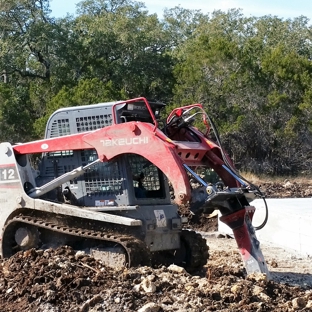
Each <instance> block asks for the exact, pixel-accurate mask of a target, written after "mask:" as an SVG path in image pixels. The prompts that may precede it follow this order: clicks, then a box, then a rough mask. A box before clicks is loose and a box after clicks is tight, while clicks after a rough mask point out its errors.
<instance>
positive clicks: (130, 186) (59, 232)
mask: <svg viewBox="0 0 312 312" xmlns="http://www.w3.org/2000/svg"><path fill="white" fill-rule="evenodd" d="M163 107H164V104H162V103H158V102H148V101H147V100H146V99H145V98H136V99H131V100H127V101H117V102H109V103H99V104H93V105H86V106H79V107H69V108H62V109H59V110H57V111H55V112H54V113H53V114H52V115H51V116H50V118H49V120H48V123H47V126H46V133H45V138H44V139H42V140H38V141H33V142H28V143H20V144H14V145H12V144H10V143H1V144H0V202H1V204H2V205H1V209H0V223H1V224H0V228H1V246H0V247H1V249H0V250H1V256H2V257H10V256H11V255H13V254H14V253H16V252H17V251H19V250H26V249H30V248H45V247H57V246H60V245H64V244H66V245H70V246H72V247H73V248H75V249H78V250H85V251H87V252H88V253H90V254H92V255H93V256H95V257H98V258H100V259H101V260H102V261H104V262H105V263H106V264H107V265H108V266H113V267H123V266H138V265H151V264H158V263H159V264H161V263H162V264H170V263H176V264H178V265H182V266H184V267H186V268H187V269H190V270H196V269H200V268H201V267H202V266H204V265H205V264H206V263H207V260H208V257H209V254H208V247H207V245H206V241H205V239H203V238H202V236H201V235H200V234H198V233H196V232H195V231H191V230H187V229H184V227H183V223H184V222H186V220H185V219H186V218H183V217H181V216H180V215H179V213H178V207H179V205H188V207H189V209H190V210H191V211H192V212H193V213H202V212H204V213H208V212H212V211H213V210H215V209H219V210H220V212H221V214H222V217H221V220H222V221H223V222H225V223H226V224H227V225H229V226H230V227H231V228H232V229H233V232H234V236H235V239H236V241H237V244H238V247H239V249H240V251H241V255H242V258H243V261H244V264H245V267H246V270H247V273H253V272H262V273H268V271H267V266H266V263H265V261H264V259H263V256H262V253H261V250H260V248H259V242H258V240H257V239H256V236H255V231H254V228H253V226H252V224H251V220H252V216H253V213H254V211H255V208H254V207H251V206H250V205H249V202H250V200H251V199H253V198H254V197H255V196H256V195H257V194H258V190H257V188H254V187H253V186H252V185H250V184H248V183H247V182H246V181H245V180H244V179H242V178H241V177H240V176H239V175H238V174H237V173H236V171H235V169H234V167H233V164H232V163H231V160H230V159H229V158H228V156H227V155H226V154H225V153H224V151H223V149H222V148H221V146H220V144H218V142H215V141H213V140H212V139H211V138H210V135H209V131H210V126H211V123H212V121H211V120H210V118H209V116H208V115H207V114H206V113H205V111H204V110H203V107H202V105H201V104H192V105H189V106H184V107H180V108H177V109H174V110H173V111H172V112H171V113H170V114H169V116H168V117H167V119H166V120H164V121H162V122H161V119H160V116H161V115H160V111H161V109H162V108H163ZM198 117H200V118H201V120H202V123H203V125H204V127H205V130H203V131H200V130H198V129H197V128H196V127H195V126H194V125H193V122H194V120H195V119H196V118H198ZM34 160H36V161H34ZM197 168H206V169H213V170H214V171H215V172H216V173H217V174H218V176H219V177H220V179H221V180H222V182H218V183H216V184H211V183H209V181H204V180H203V179H202V178H201V177H200V176H199V175H198V174H197V173H196V172H197V170H196V169H197ZM190 178H192V179H194V180H196V182H197V183H198V184H199V185H201V187H199V188H196V189H193V188H192V187H191V184H190ZM171 189H172V191H171Z"/></svg>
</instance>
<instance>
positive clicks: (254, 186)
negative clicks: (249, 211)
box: [206, 114, 269, 231]
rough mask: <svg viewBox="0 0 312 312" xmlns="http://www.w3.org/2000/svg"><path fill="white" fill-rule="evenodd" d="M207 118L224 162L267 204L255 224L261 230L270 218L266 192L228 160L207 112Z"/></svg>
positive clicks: (256, 228)
mask: <svg viewBox="0 0 312 312" xmlns="http://www.w3.org/2000/svg"><path fill="white" fill-rule="evenodd" d="M206 116H207V118H208V121H209V123H210V126H211V129H212V130H213V132H214V134H215V137H216V141H217V143H218V145H219V147H220V151H221V155H222V159H223V161H224V163H225V164H226V166H227V167H228V168H229V169H230V170H231V171H232V172H233V173H234V174H235V175H236V176H238V177H239V178H240V179H242V180H243V181H245V182H246V183H248V184H249V185H250V186H252V187H253V188H254V189H255V190H256V191H257V193H256V195H257V196H259V197H261V198H262V199H263V201H264V205H265V217H264V220H263V222H262V223H261V224H260V225H259V226H254V229H255V230H256V231H258V230H261V229H262V228H264V227H265V225H266V224H267V222H268V218H269V209H268V205H267V202H266V200H265V196H264V194H263V193H262V192H261V191H260V189H259V188H258V187H257V186H256V185H254V184H253V183H251V182H249V181H248V180H247V179H245V178H244V177H243V176H242V175H240V174H239V173H238V172H237V170H236V169H235V168H233V166H232V164H231V163H230V162H229V161H228V159H227V157H226V154H225V152H224V149H223V147H222V144H221V140H220V136H219V132H218V130H217V128H216V126H215V124H214V122H213V120H212V119H211V118H210V117H209V116H208V115H207V114H206Z"/></svg>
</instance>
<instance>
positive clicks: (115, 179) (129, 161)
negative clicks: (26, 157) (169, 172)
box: [36, 99, 171, 207]
mask: <svg viewBox="0 0 312 312" xmlns="http://www.w3.org/2000/svg"><path fill="white" fill-rule="evenodd" d="M164 106H165V104H163V103H158V102H151V103H148V104H146V102H145V99H144V100H143V99H140V100H138V101H133V100H130V101H125V102H108V103H99V104H92V105H85V106H78V107H68V108H62V109H59V110H57V111H56V112H54V113H53V114H52V115H51V117H50V119H49V120H48V123H47V127H46V133H45V138H54V137H59V136H63V135H70V134H76V133H81V132H86V131H94V130H97V129H100V128H103V127H107V126H111V125H113V124H118V123H124V122H130V121H141V122H149V123H154V122H155V120H157V119H159V117H160V110H161V108H163V107H164ZM108 148H109V147H108ZM97 158H98V155H97V153H96V150H95V149H90V150H75V151H73V150H66V151H58V152H49V153H43V155H42V159H41V163H40V172H41V175H40V177H38V178H37V181H36V183H37V186H41V185H44V184H46V183H48V182H49V181H52V180H53V179H55V178H56V177H59V176H61V175H62V174H64V173H67V172H70V171H72V170H73V169H75V168H78V167H80V166H86V165H88V164H90V163H91V162H93V161H95V160H96V159H97ZM47 196H48V198H47V199H50V200H56V201H65V202H66V203H70V204H75V205H78V206H87V207H93V206H104V207H105V206H127V205H151V204H153V205H163V204H170V202H171V200H170V192H169V188H168V183H167V181H166V177H165V176H164V174H163V173H162V172H161V171H160V170H159V169H158V168H157V167H156V166H155V165H154V164H152V163H151V162H149V161H148V160H147V159H145V158H144V157H142V156H140V155H137V154H126V155H120V156H118V157H116V158H114V159H112V160H110V161H109V162H100V163H96V164H94V165H93V166H92V167H90V168H89V169H88V170H87V171H86V172H85V174H84V175H82V176H81V177H79V178H76V179H73V180H71V181H69V182H66V183H64V184H63V185H62V186H61V187H60V188H58V189H57V190H54V191H52V192H50V193H48V195H47Z"/></svg>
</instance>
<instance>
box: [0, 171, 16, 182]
mask: <svg viewBox="0 0 312 312" xmlns="http://www.w3.org/2000/svg"><path fill="white" fill-rule="evenodd" d="M14 179H16V177H15V170H14V169H1V180H14Z"/></svg>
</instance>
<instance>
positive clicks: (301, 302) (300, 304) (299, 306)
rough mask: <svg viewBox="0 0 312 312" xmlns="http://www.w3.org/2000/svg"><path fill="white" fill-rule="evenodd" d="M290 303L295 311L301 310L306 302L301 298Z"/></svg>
mask: <svg viewBox="0 0 312 312" xmlns="http://www.w3.org/2000/svg"><path fill="white" fill-rule="evenodd" d="M291 302H292V306H293V308H294V309H295V310H299V309H303V308H305V306H306V304H307V301H306V300H305V299H304V298H302V297H298V298H295V299H293V300H292V301H291Z"/></svg>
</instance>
